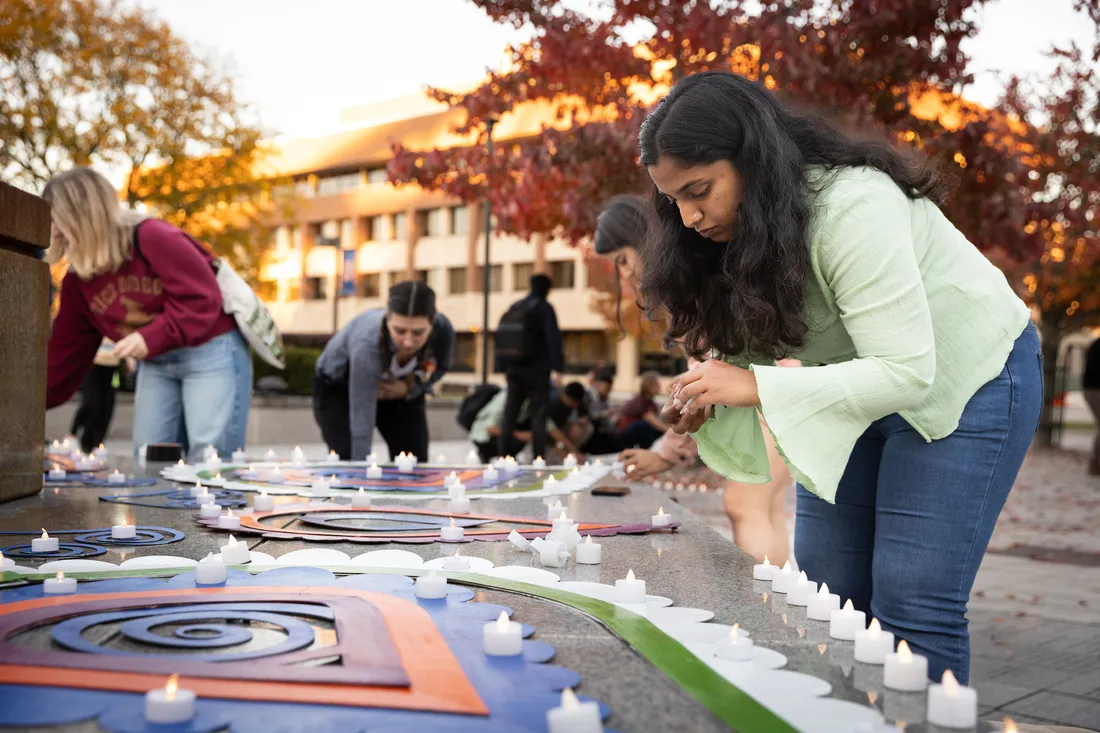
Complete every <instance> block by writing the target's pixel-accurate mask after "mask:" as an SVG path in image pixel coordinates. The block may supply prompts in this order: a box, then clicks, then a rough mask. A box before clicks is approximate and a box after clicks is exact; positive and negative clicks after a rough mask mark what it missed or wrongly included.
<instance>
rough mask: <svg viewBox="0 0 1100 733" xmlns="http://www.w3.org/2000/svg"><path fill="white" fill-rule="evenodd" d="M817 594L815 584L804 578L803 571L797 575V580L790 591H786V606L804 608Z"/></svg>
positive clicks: (804, 572) (804, 573)
mask: <svg viewBox="0 0 1100 733" xmlns="http://www.w3.org/2000/svg"><path fill="white" fill-rule="evenodd" d="M816 594H817V583H815V582H813V581H812V580H810V579H809V578H807V577H806V571H805V570H803V571H801V572H799V574H798V580H796V581H795V583H794V585H792V586H791V589H790V590H789V591H787V605H788V606H805V605H807V604H809V602H810V599H811V598H813V597H814V596H815V595H816Z"/></svg>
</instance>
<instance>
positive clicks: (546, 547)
mask: <svg viewBox="0 0 1100 733" xmlns="http://www.w3.org/2000/svg"><path fill="white" fill-rule="evenodd" d="M568 559H569V553H568V552H567V551H566V549H565V546H564V545H562V543H560V542H555V541H554V540H546V541H545V542H543V543H542V545H541V546H540V547H539V561H540V562H541V563H542V564H543V565H545V566H546V567H548V568H560V567H563V566H564V565H565V561H566V560H568Z"/></svg>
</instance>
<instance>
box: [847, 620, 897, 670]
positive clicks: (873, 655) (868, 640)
mask: <svg viewBox="0 0 1100 733" xmlns="http://www.w3.org/2000/svg"><path fill="white" fill-rule="evenodd" d="M855 642H856V648H855V658H856V661H857V662H863V663H864V664H882V663H883V662H885V661H886V655H888V654H892V653H893V651H894V635H893V634H892V633H891V632H889V631H883V629H882V626H881V625H880V624H879V622H878V619H877V618H873V619H871V625H870V626H868V627H867V628H866V629H861V630H859V631H856V638H855Z"/></svg>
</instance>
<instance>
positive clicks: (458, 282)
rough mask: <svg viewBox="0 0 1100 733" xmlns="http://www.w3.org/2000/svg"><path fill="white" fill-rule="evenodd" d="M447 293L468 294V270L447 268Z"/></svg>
mask: <svg viewBox="0 0 1100 733" xmlns="http://www.w3.org/2000/svg"><path fill="white" fill-rule="evenodd" d="M447 292H448V293H450V294H451V295H462V294H463V293H465V292H466V268H465V267H448V268H447Z"/></svg>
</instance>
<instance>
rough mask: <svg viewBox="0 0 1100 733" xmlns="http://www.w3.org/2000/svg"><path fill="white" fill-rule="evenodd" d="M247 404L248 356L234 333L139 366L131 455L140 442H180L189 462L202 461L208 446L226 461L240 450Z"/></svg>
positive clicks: (249, 385)
mask: <svg viewBox="0 0 1100 733" xmlns="http://www.w3.org/2000/svg"><path fill="white" fill-rule="evenodd" d="M251 402H252V358H251V356H250V355H249V353H248V346H247V345H246V344H245V341H244V338H243V337H242V336H241V335H240V333H238V332H237V331H235V330H234V331H230V332H229V333H224V334H222V335H221V336H215V337H214V338H212V339H210V340H209V341H207V342H206V343H205V344H202V345H201V346H190V347H183V348H179V349H176V350H175V351H169V352H168V353H167V354H162V355H160V356H158V357H155V358H153V359H148V360H146V361H144V362H141V366H140V367H139V368H138V374H137V393H136V395H135V398H134V453H135V455H136V453H137V450H138V448H139V446H141V445H142V444H144V443H176V442H180V440H181V438H182V439H183V442H184V444H185V446H187V449H188V451H189V457H190V458H192V459H201V458H202V452H203V450H204V449H205V448H206V446H208V445H212V446H214V447H215V448H217V449H218V454H219V455H221V456H223V457H226V458H228V456H229V455H230V454H231V453H232V452H233V451H235V450H237V449H238V448H243V447H244V444H245V433H246V429H247V427H248V407H249V405H250V404H251ZM181 428H182V435H181Z"/></svg>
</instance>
